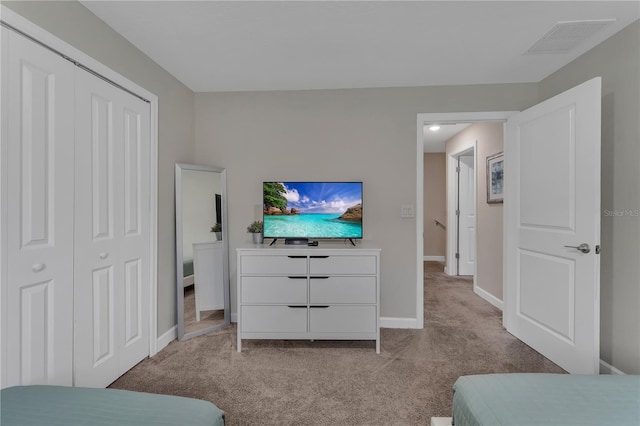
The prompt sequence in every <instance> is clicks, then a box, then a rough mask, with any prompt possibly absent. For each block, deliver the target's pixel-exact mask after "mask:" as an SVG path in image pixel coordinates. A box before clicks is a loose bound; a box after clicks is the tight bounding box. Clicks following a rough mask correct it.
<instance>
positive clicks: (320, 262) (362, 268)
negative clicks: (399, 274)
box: [309, 256, 377, 275]
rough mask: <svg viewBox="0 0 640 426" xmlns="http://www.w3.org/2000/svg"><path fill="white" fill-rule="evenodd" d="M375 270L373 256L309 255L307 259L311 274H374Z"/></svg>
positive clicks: (374, 258)
mask: <svg viewBox="0 0 640 426" xmlns="http://www.w3.org/2000/svg"><path fill="white" fill-rule="evenodd" d="M376 272H377V265H376V257H375V256H327V257H321V256H318V257H314V256H311V258H310V259H309V273H310V274H311V275H340V274H347V275H361V274H365V275H375V273H376Z"/></svg>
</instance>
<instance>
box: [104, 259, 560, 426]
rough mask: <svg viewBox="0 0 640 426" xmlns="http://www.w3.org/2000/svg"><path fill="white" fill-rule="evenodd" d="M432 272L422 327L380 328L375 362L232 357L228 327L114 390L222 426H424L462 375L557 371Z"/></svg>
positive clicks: (270, 350) (370, 348)
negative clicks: (170, 404) (195, 402)
mask: <svg viewBox="0 0 640 426" xmlns="http://www.w3.org/2000/svg"><path fill="white" fill-rule="evenodd" d="M438 271H442V265H441V264H437V263H428V264H427V265H426V267H425V328H424V329H422V330H398V329H382V353H381V354H380V355H376V353H375V345H374V343H373V342H339V341H329V342H327V341H324V342H323V341H315V342H308V341H245V342H243V351H242V353H240V354H239V353H237V352H236V349H235V347H236V345H235V338H236V334H235V327H230V328H227V329H225V330H221V331H218V332H214V333H212V334H208V335H204V336H201V337H197V338H194V339H191V340H188V341H185V342H172V343H171V344H169V345H168V346H167V347H166V348H165V349H164V350H162V351H161V352H160V353H159V354H158V355H156V356H155V357H153V358H151V359H147V360H145V361H143V362H141V363H140V364H138V365H137V366H136V367H134V368H133V369H132V370H130V371H129V372H128V373H126V374H125V375H124V376H122V377H121V378H120V379H118V380H117V381H116V382H115V383H113V385H112V386H111V387H114V388H120V389H131V390H138V391H145V392H155V393H165V394H172V395H182V396H188V397H194V398H200V399H205V400H208V401H211V402H213V403H214V404H216V405H217V406H218V407H220V408H221V409H223V410H224V411H225V412H226V421H227V424H228V425H329V424H330V425H428V424H429V419H430V417H432V416H449V415H450V412H451V386H452V385H453V382H454V381H455V380H456V379H457V378H458V376H460V375H463V374H479V373H498V372H499V373H503V372H562V370H561V369H560V368H559V367H557V366H556V365H555V364H553V363H551V362H550V361H548V360H547V359H545V358H544V357H542V356H541V355H540V354H538V353H537V352H535V351H533V350H532V349H531V348H529V347H528V346H526V345H525V344H523V343H522V342H520V341H519V340H517V339H515V338H514V337H513V336H511V335H510V334H509V333H507V332H506V331H504V329H503V328H502V325H501V324H502V320H501V312H500V311H499V310H497V309H496V308H494V307H493V306H491V305H490V304H488V303H487V302H485V301H484V300H482V299H481V298H479V297H478V296H476V295H475V294H474V293H473V291H472V285H471V280H470V279H466V278H462V279H454V278H451V277H447V276H446V275H444V274H443V273H442V272H438ZM385 285H393V283H390V282H387V283H385ZM185 424H188V422H187V420H186V419H185Z"/></svg>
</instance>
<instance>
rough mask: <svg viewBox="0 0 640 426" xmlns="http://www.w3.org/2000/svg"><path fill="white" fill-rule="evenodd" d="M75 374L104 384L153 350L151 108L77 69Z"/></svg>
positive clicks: (84, 382)
mask: <svg viewBox="0 0 640 426" xmlns="http://www.w3.org/2000/svg"><path fill="white" fill-rule="evenodd" d="M76 105H77V108H76V196H75V217H76V226H75V259H76V261H75V300H76V303H75V323H76V340H75V374H74V384H75V385H77V386H94V387H104V386H107V385H108V384H110V383H111V382H113V381H114V380H115V379H116V378H118V377H119V376H120V375H121V374H122V373H124V372H125V371H127V370H128V369H130V368H131V367H133V366H134V365H135V364H136V363H137V362H139V361H140V360H142V359H143V358H144V357H145V356H147V355H148V353H149V343H148V342H149V321H148V303H147V301H148V298H149V296H148V294H149V291H148V288H149V283H148V280H149V276H148V274H147V273H146V271H147V270H148V264H149V246H148V241H149V232H150V230H149V179H148V176H149V154H148V152H149V106H148V104H146V103H145V102H143V101H142V100H140V99H138V98H135V97H133V96H131V95H129V94H127V93H126V92H124V91H122V90H120V89H117V88H116V87H114V86H112V85H111V84H109V83H106V82H105V81H103V80H101V79H99V78H97V77H95V76H93V75H91V74H89V73H87V72H85V71H83V70H77V71H76Z"/></svg>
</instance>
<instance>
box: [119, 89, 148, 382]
mask: <svg viewBox="0 0 640 426" xmlns="http://www.w3.org/2000/svg"><path fill="white" fill-rule="evenodd" d="M119 102H121V105H122V124H123V128H122V131H123V138H124V139H123V161H122V166H123V169H124V170H123V171H124V173H122V176H123V192H122V199H123V203H124V204H123V214H124V218H123V227H122V236H121V238H122V248H121V250H120V252H121V255H122V263H123V267H124V280H125V291H124V293H123V297H124V311H125V315H124V335H123V338H122V340H121V345H122V346H121V348H120V370H121V371H122V372H124V371H127V370H129V369H130V368H131V367H133V366H134V365H136V364H137V363H138V362H140V360H142V359H143V358H145V357H146V356H147V355H148V354H149V335H150V332H149V320H148V318H149V303H148V300H149V262H150V259H149V256H150V253H149V238H150V230H149V226H148V224H149V211H150V209H149V203H150V197H149V190H150V178H149V115H150V110H149V104H147V103H146V102H144V101H142V100H140V99H138V98H135V97H133V96H131V95H129V94H127V93H124V92H120V96H119Z"/></svg>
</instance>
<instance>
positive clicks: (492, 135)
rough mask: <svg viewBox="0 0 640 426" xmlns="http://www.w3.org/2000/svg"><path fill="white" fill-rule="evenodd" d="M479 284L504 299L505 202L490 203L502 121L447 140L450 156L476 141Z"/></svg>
mask: <svg viewBox="0 0 640 426" xmlns="http://www.w3.org/2000/svg"><path fill="white" fill-rule="evenodd" d="M476 142H477V144H476V182H477V183H476V187H477V191H478V192H477V197H476V213H477V224H476V226H477V242H476V245H477V247H476V251H477V263H476V265H477V266H476V287H478V288H480V289H481V290H484V291H486V292H487V293H489V294H490V295H492V296H494V297H495V298H496V299H498V300H499V301H502V204H487V163H486V161H487V157H488V156H490V155H493V154H496V153H498V152H501V151H502V150H503V146H504V135H503V124H502V123H478V124H473V125H471V126H469V127H467V128H466V129H464V130H463V131H461V132H460V133H458V134H457V135H455V136H454V137H452V138H451V139H449V140H448V141H447V143H446V154H447V156H449V155H451V154H452V153H456V152H460V151H462V150H464V149H467V148H469V147H472V146H473V145H474V143H476Z"/></svg>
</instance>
